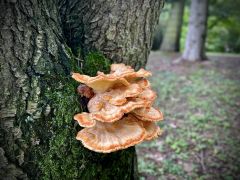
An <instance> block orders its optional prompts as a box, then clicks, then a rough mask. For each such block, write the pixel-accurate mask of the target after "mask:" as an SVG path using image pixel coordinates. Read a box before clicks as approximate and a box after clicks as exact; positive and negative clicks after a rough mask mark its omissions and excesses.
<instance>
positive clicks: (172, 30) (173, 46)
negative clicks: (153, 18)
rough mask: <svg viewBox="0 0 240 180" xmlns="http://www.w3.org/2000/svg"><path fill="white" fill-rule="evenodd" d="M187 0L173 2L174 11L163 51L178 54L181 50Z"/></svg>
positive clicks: (168, 25)
mask: <svg viewBox="0 0 240 180" xmlns="http://www.w3.org/2000/svg"><path fill="white" fill-rule="evenodd" d="M184 2H185V0H177V1H173V2H172V9H171V12H170V17H169V19H168V24H167V28H166V31H165V33H164V36H163V42H162V44H161V48H160V49H161V50H162V51H173V52H177V51H179V48H180V37H181V27H182V21H183V11H184Z"/></svg>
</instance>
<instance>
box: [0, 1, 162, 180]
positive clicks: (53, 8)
mask: <svg viewBox="0 0 240 180" xmlns="http://www.w3.org/2000/svg"><path fill="white" fill-rule="evenodd" d="M0 3H1V4H0V82H1V85H0V86H1V88H0V177H1V179H79V178H82V179H90V178H95V179H119V178H122V179H136V178H137V169H136V154H135V149H134V148H129V149H127V150H123V151H119V152H115V153H110V154H99V153H94V152H92V151H89V150H87V149H85V148H84V147H82V145H81V143H79V142H78V141H76V140H75V134H76V131H77V130H78V129H77V128H78V127H76V126H75V124H74V122H73V120H72V117H73V115H74V114H75V113H77V112H81V111H82V110H83V109H84V108H85V107H84V104H83V103H82V104H79V102H82V101H80V99H79V97H78V96H77V94H76V93H75V89H76V87H77V83H76V82H74V81H73V80H72V79H71V78H70V77H69V74H70V72H71V71H81V69H80V67H79V62H82V61H85V60H86V59H85V57H86V55H87V54H88V53H89V52H91V51H93V52H96V51H100V52H102V53H103V54H104V55H105V56H106V57H108V58H109V59H110V60H111V61H112V62H124V63H127V64H130V65H133V66H135V67H136V69H138V68H140V67H142V66H144V65H145V64H146V61H147V57H148V54H149V49H150V46H151V39H152V38H151V37H152V32H153V29H154V26H155V23H156V20H157V19H158V16H159V12H160V8H161V6H162V3H163V2H162V1H161V0H144V1H137V0H132V1H127V0H126V1H121V0H115V1H97V0H95V1H93V0H92V1H83V0H78V1H77V0H70V1H64V0H60V1H56V0H51V1H48V0H43V1H37V0H26V1H18V0H8V1H7V0H2V1H1V2H0ZM96 61H98V60H97V59H96ZM98 68H99V70H101V67H100V66H99V67H98Z"/></svg>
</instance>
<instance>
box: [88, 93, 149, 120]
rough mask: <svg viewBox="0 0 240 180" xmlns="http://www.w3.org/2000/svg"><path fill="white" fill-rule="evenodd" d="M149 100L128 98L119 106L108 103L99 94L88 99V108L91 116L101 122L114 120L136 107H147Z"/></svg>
mask: <svg viewBox="0 0 240 180" xmlns="http://www.w3.org/2000/svg"><path fill="white" fill-rule="evenodd" d="M147 106H149V102H148V101H146V100H143V99H140V98H129V99H128V101H127V102H126V103H124V104H123V105H121V106H116V105H113V104H110V103H109V102H108V101H106V100H103V99H102V98H101V97H99V96H95V97H93V98H92V99H90V101H89V103H88V110H89V112H90V114H91V117H92V118H93V119H95V120H98V121H102V122H114V121H118V120H119V119H121V118H122V117H123V115H124V114H126V113H129V112H131V111H132V110H134V109H136V108H141V107H147Z"/></svg>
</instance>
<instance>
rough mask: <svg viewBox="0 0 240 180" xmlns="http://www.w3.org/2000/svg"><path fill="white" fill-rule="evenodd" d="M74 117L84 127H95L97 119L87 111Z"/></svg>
mask: <svg viewBox="0 0 240 180" xmlns="http://www.w3.org/2000/svg"><path fill="white" fill-rule="evenodd" d="M73 119H74V120H76V121H77V122H78V124H79V125H80V126H82V127H93V126H95V124H96V121H95V120H94V119H93V118H92V117H91V116H90V115H89V113H86V112H83V113H79V114H76V115H75V116H74V117H73Z"/></svg>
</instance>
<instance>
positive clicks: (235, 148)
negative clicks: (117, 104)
mask: <svg viewBox="0 0 240 180" xmlns="http://www.w3.org/2000/svg"><path fill="white" fill-rule="evenodd" d="M151 83H152V87H153V89H155V90H156V91H157V93H158V99H157V100H156V103H155V105H156V106H158V107H160V108H161V110H162V111H163V112H164V115H165V121H164V122H163V123H160V124H159V125H160V126H161V127H162V128H163V129H164V131H165V133H164V135H163V136H162V137H159V138H158V139H157V140H155V141H151V142H149V143H143V144H141V145H139V146H138V147H137V150H138V155H139V156H138V159H139V171H140V173H141V176H142V179H145V177H148V176H155V177H158V179H168V178H170V179H171V178H176V179H236V178H238V177H239V172H240V166H239V164H240V158H239V157H240V140H239V138H238V137H237V134H236V132H237V127H236V121H237V120H238V119H236V118H237V116H239V105H240V103H239V102H240V101H239V100H240V82H239V81H238V80H234V79H229V78H227V77H226V76H224V75H223V74H222V73H220V72H219V70H217V69H215V68H203V67H201V66H197V67H196V69H195V70H194V71H192V72H191V71H189V72H188V73H185V74H180V75H179V74H177V73H176V72H174V71H161V72H158V73H157V75H155V76H154V77H152V78H151ZM238 126H239V125H238ZM159 144H160V145H159ZM146 152H148V153H146ZM150 153H153V154H155V156H163V157H164V158H163V159H162V160H159V161H158V160H156V159H154V158H152V159H151V158H149V157H148V156H149V154H150Z"/></svg>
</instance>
